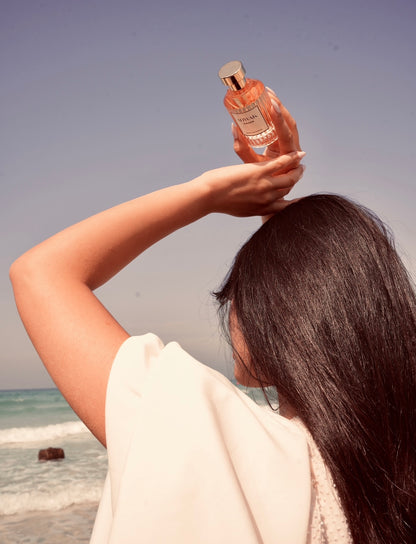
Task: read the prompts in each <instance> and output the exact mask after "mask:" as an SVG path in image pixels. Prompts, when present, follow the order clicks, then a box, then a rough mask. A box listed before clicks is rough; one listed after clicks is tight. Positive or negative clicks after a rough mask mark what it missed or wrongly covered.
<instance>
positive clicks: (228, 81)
mask: <svg viewBox="0 0 416 544" xmlns="http://www.w3.org/2000/svg"><path fill="white" fill-rule="evenodd" d="M218 76H219V77H220V79H221V80H222V82H223V83H224V85H226V86H227V87H228V90H227V92H226V94H225V98H224V105H225V107H226V108H227V110H228V112H229V113H230V115H231V117H232V118H233V119H234V122H235V123H236V124H237V125H238V127H239V128H240V130H241V132H242V133H243V134H244V136H245V138H246V139H247V141H248V143H249V144H250V145H251V147H264V146H266V145H270V144H271V143H272V142H274V141H275V140H277V132H276V128H275V126H274V123H273V118H272V111H273V106H272V103H271V100H270V98H269V95H268V94H267V91H266V89H265V87H264V85H263V83H262V82H261V81H259V80H257V79H248V78H246V71H245V68H244V66H243V64H242V63H241V62H240V61H239V60H233V61H231V62H227V64H224V66H222V68H220V70H219V72H218Z"/></svg>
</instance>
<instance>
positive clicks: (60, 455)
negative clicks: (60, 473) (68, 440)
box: [38, 448, 65, 461]
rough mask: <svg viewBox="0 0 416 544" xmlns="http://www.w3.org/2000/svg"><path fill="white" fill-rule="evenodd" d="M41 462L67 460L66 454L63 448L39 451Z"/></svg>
mask: <svg viewBox="0 0 416 544" xmlns="http://www.w3.org/2000/svg"><path fill="white" fill-rule="evenodd" d="M38 459H39V461H53V460H54V459H65V453H64V450H63V449H62V448H47V449H46V450H39V453H38Z"/></svg>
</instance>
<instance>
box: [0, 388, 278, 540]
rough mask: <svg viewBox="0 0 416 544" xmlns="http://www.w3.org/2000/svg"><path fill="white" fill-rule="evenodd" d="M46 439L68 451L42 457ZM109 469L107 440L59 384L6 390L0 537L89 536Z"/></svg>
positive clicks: (1, 413) (257, 394)
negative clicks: (88, 423) (86, 421)
mask: <svg viewBox="0 0 416 544" xmlns="http://www.w3.org/2000/svg"><path fill="white" fill-rule="evenodd" d="M240 389H241V390H243V391H244V392H245V393H247V394H248V395H249V396H250V397H251V398H252V399H253V400H255V401H256V402H257V403H259V404H264V402H265V399H264V396H263V393H262V391H261V390H258V389H250V388H244V387H240ZM272 397H273V395H272ZM48 447H55V448H62V449H63V450H64V453H65V458H64V459H62V460H58V461H47V462H40V461H38V452H39V450H40V449H45V448H48ZM106 472H107V452H106V450H105V448H104V447H103V446H102V445H101V444H100V443H99V442H98V441H97V440H96V439H95V438H94V437H93V435H92V434H91V433H90V432H89V431H88V429H87V428H86V427H85V425H84V424H83V423H82V422H81V421H80V420H79V418H78V417H77V416H76V414H75V413H74V412H73V411H72V409H71V408H70V406H69V405H68V404H67V402H66V401H65V399H64V398H63V397H62V395H61V394H60V392H59V391H58V390H57V389H39V390H19V391H0V543H1V544H17V543H18V544H40V543H42V544H58V543H59V544H75V543H76V544H84V543H85V544H87V543H88V542H89V539H90V535H91V531H92V528H93V524H94V519H95V514H96V511H97V507H98V503H99V500H100V497H101V492H102V487H103V484H104V479H105V475H106Z"/></svg>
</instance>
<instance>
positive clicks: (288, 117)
mask: <svg viewBox="0 0 416 544" xmlns="http://www.w3.org/2000/svg"><path fill="white" fill-rule="evenodd" d="M266 89H267V93H268V95H269V97H270V100H271V101H272V102H276V103H277V106H278V109H280V112H281V115H282V116H283V118H284V120H285V122H286V124H287V126H288V128H289V130H290V132H291V133H292V137H293V142H294V145H295V149H298V150H300V149H301V147H300V142H299V132H298V128H297V125H296V121H295V120H294V119H293V117H292V116H291V114H290V112H289V111H288V110H287V109H286V108H285V106H284V105H283V104H282V103H281V101H280V100H279V98H278V97H277V96H276V93H275V92H274V91H273V90H272V89H270V88H269V87H266ZM272 145H273V144H272Z"/></svg>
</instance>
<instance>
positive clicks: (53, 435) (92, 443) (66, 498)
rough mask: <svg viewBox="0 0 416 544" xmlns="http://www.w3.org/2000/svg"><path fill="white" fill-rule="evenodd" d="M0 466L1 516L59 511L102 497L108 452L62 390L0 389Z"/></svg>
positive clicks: (92, 501)
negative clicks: (46, 452)
mask: <svg viewBox="0 0 416 544" xmlns="http://www.w3.org/2000/svg"><path fill="white" fill-rule="evenodd" d="M48 447H60V448H63V449H64V452H65V459H63V460H61V461H52V462H39V461H38V452H39V450H40V449H43V448H48ZM0 467H1V470H0V516H10V515H13V514H24V513H29V512H34V511H43V512H46V511H57V510H61V509H64V508H66V507H68V506H71V505H79V504H85V503H96V502H97V501H98V500H99V499H100V496H101V490H102V486H103V482H104V478H105V474H106V470H107V453H106V450H105V449H104V448H103V447H102V446H101V444H100V443H99V442H98V441H97V440H96V439H95V438H94V437H93V436H92V435H91V433H90V432H89V431H88V429H87V428H86V427H85V425H84V424H83V423H82V422H81V421H80V420H79V418H78V417H77V416H76V414H75V413H74V412H73V411H72V409H71V408H70V407H69V405H68V404H67V402H66V401H65V399H64V398H63V397H62V395H61V394H60V393H59V391H58V390H57V389H43V390H20V391H0Z"/></svg>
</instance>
